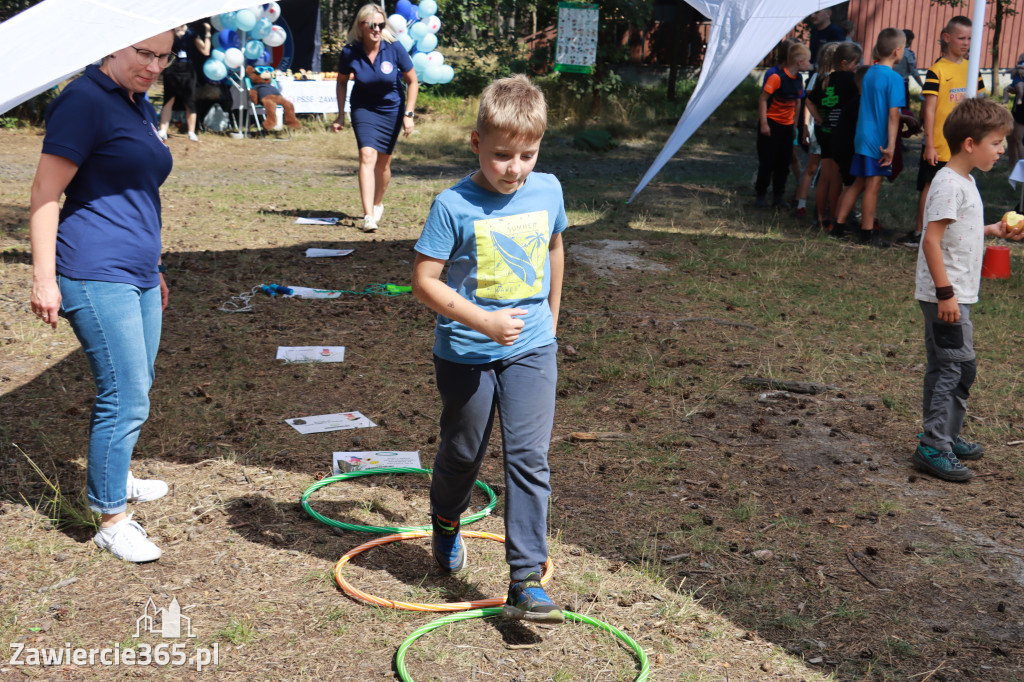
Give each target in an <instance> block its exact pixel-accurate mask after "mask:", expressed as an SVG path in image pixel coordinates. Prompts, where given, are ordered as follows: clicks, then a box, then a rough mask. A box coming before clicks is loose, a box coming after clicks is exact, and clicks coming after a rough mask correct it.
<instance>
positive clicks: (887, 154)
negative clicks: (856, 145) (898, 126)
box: [878, 147, 893, 166]
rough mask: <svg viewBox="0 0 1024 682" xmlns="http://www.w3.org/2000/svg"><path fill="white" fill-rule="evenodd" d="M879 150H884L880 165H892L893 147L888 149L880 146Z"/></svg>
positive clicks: (879, 161) (879, 160) (879, 159)
mask: <svg viewBox="0 0 1024 682" xmlns="http://www.w3.org/2000/svg"><path fill="white" fill-rule="evenodd" d="M878 151H880V152H882V155H881V156H880V157H879V158H878V165H879V166H891V165H892V154H893V150H892V149H886V148H885V147H879V148H878Z"/></svg>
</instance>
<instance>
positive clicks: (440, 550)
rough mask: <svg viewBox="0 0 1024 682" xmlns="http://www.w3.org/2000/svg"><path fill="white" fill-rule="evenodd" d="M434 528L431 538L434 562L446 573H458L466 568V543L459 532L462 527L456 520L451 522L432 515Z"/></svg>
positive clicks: (431, 519)
mask: <svg viewBox="0 0 1024 682" xmlns="http://www.w3.org/2000/svg"><path fill="white" fill-rule="evenodd" d="M430 521H431V525H433V527H434V531H433V534H432V535H431V536H430V549H431V550H432V551H433V553H434V561H436V562H437V565H438V566H440V567H441V570H442V571H445V572H446V573H458V572H459V571H461V570H462V569H464V568H465V567H466V543H464V542H463V541H462V534H461V533H460V532H459V526H460V525H461V524H460V523H459V521H458V519H456V520H455V521H449V520H448V519H445V518H442V517H440V516H438V515H437V514H431V515H430Z"/></svg>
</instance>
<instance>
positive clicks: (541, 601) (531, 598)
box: [501, 573, 565, 623]
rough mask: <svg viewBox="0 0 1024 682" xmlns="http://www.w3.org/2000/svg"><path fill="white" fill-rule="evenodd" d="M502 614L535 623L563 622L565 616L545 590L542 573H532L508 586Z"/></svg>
mask: <svg viewBox="0 0 1024 682" xmlns="http://www.w3.org/2000/svg"><path fill="white" fill-rule="evenodd" d="M501 613H502V615H504V616H505V617H506V618H512V619H514V620H528V621H530V622H533V623H563V622H565V616H563V615H562V609H560V608H558V606H556V605H555V603H554V602H553V601H551V599H550V598H549V597H548V595H547V593H546V592H544V588H543V587H542V586H541V584H540V575H538V574H537V573H531V574H530V575H528V576H526V579H525V580H519V581H516V582H513V583H512V584H511V585H509V588H508V599H507V600H506V601H505V606H503V607H502V609H501Z"/></svg>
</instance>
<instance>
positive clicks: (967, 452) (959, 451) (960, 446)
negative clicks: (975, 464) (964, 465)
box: [953, 436, 985, 459]
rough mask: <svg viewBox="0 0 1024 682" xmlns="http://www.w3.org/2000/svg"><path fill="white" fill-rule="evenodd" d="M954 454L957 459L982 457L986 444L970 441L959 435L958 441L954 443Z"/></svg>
mask: <svg viewBox="0 0 1024 682" xmlns="http://www.w3.org/2000/svg"><path fill="white" fill-rule="evenodd" d="M953 454H954V455H956V456H957V459H981V456H982V455H984V454H985V446H984V445H982V444H981V443H969V442H967V441H965V440H964V439H963V438H961V437H960V436H957V437H956V442H955V443H953Z"/></svg>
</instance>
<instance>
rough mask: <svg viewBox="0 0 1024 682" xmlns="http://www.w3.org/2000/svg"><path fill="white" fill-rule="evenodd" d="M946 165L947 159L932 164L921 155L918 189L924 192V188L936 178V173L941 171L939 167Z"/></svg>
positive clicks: (918, 169) (918, 168)
mask: <svg viewBox="0 0 1024 682" xmlns="http://www.w3.org/2000/svg"><path fill="white" fill-rule="evenodd" d="M945 165H946V162H945V161H936V162H935V165H934V166H933V165H931V164H930V163H928V162H927V161H925V160H924V157H923V156H922V157H921V163H920V164H918V166H917V191H918V192H923V191H924V188H925V187H927V186H928V185H930V184H932V180H934V179H935V174H936V173H938V172H939V169H940V168H942V167H943V166H945Z"/></svg>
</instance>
